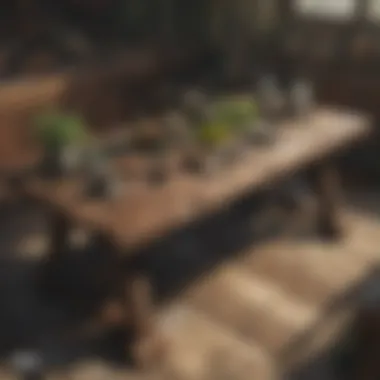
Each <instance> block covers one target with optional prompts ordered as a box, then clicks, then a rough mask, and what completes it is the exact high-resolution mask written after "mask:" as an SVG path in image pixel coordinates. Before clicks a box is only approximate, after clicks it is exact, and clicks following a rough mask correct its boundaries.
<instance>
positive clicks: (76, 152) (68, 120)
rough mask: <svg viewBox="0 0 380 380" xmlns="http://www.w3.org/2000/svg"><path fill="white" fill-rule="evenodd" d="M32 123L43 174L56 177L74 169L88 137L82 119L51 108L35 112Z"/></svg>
mask: <svg viewBox="0 0 380 380" xmlns="http://www.w3.org/2000/svg"><path fill="white" fill-rule="evenodd" d="M35 125H36V129H37V138H38V140H39V142H40V143H41V145H42V149H43V152H44V156H43V160H42V171H43V174H44V175H47V176H53V177H57V176H62V175H70V174H72V173H74V172H75V171H76V170H78V169H79V167H80V162H81V155H82V152H83V148H84V146H85V144H86V143H87V141H88V134H87V131H86V128H85V124H84V122H83V121H82V119H81V118H80V117H79V116H76V115H71V114H68V113H65V112H62V111H58V110H57V111H55V110H54V111H49V112H45V113H43V114H41V115H39V116H38V117H37V118H36V120H35Z"/></svg>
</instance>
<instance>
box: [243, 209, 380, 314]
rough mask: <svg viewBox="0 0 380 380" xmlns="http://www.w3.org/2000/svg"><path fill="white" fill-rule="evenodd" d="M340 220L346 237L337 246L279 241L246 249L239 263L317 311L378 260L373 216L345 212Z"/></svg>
mask: <svg viewBox="0 0 380 380" xmlns="http://www.w3.org/2000/svg"><path fill="white" fill-rule="evenodd" d="M342 221H343V224H344V232H345V233H344V236H343V238H342V239H341V241H340V242H339V244H336V243H332V244H327V243H323V242H321V241H319V240H316V241H313V240H310V241H305V242H302V241H301V242H296V243H295V242H292V241H287V240H286V239H279V240H277V241H274V242H271V243H270V244H265V245H264V246H262V247H256V248H253V249H251V250H249V251H248V252H246V254H245V255H244V259H243V260H242V261H240V263H239V265H240V266H242V267H244V269H245V270H249V271H250V272H251V274H252V275H259V276H261V277H263V278H264V279H268V280H269V279H270V281H271V282H272V284H276V285H277V286H279V287H281V288H282V289H283V290H284V291H286V292H290V293H292V294H294V295H296V296H297V297H298V298H299V299H300V300H303V302H305V303H307V304H309V305H316V306H318V307H322V306H323V305H324V304H325V303H326V302H328V300H330V299H332V298H333V297H334V296H337V295H338V294H340V293H341V292H342V291H343V290H344V289H345V288H346V287H347V286H350V284H354V283H355V282H356V281H358V280H359V279H360V278H361V277H362V276H363V274H364V273H366V272H367V271H368V270H369V269H370V268H371V267H372V266H373V265H375V264H376V263H378V261H379V260H380V255H379V254H378V249H377V247H378V246H379V244H380V236H379V234H378V231H379V227H380V224H379V222H378V221H377V219H376V217H374V216H371V215H369V214H367V215H366V214H365V213H363V212H357V211H355V210H352V209H351V210H347V209H346V210H345V211H344V212H343V213H342Z"/></svg>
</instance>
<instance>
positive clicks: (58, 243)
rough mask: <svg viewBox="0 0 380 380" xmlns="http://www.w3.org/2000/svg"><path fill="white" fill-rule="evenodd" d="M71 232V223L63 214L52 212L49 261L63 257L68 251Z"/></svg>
mask: <svg viewBox="0 0 380 380" xmlns="http://www.w3.org/2000/svg"><path fill="white" fill-rule="evenodd" d="M69 232H70V222H69V220H68V218H66V217H65V216H64V215H63V214H61V213H59V212H55V211H52V218H51V221H50V236H49V239H50V244H49V259H50V260H52V259H54V258H58V257H61V256H62V254H63V253H64V252H65V251H66V249H67V245H68V237H69Z"/></svg>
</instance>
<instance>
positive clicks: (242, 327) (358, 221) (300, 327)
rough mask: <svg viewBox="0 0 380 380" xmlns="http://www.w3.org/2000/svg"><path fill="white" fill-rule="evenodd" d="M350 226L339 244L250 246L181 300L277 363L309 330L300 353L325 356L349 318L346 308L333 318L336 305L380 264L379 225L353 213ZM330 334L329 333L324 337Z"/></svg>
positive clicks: (347, 216)
mask: <svg viewBox="0 0 380 380" xmlns="http://www.w3.org/2000/svg"><path fill="white" fill-rule="evenodd" d="M344 220H345V221H346V226H347V231H346V232H347V234H346V237H345V239H343V240H342V241H340V242H339V243H336V244H325V243H322V242H320V241H313V240H309V241H307V242H302V241H288V240H286V239H284V238H282V239H278V240H277V241H275V242H270V243H265V244H263V245H262V246H259V247H253V248H250V249H249V250H248V251H247V252H245V256H244V257H243V258H241V257H240V256H239V258H237V259H236V258H235V259H233V260H232V261H231V262H228V263H226V264H224V265H223V266H222V267H220V268H218V269H217V270H216V272H214V273H213V274H211V275H207V277H205V278H204V279H203V280H202V281H201V282H200V283H198V284H195V285H193V286H192V287H191V288H190V289H189V290H188V291H186V292H185V294H184V295H183V298H182V300H186V302H187V303H188V304H190V305H192V306H193V307H194V308H196V309H197V310H200V311H201V312H204V313H206V314H207V315H208V316H209V317H210V318H212V319H213V320H215V321H218V323H221V325H222V326H224V328H225V329H226V330H229V331H234V332H235V334H237V335H239V336H240V338H241V339H242V340H244V341H245V342H246V343H247V344H248V345H250V344H253V345H257V346H259V347H261V348H262V349H263V350H264V351H265V352H268V353H270V354H271V355H272V357H273V358H274V359H275V358H278V359H279V360H280V359H281V360H282V359H284V358H283V357H282V356H283V354H284V353H286V352H287V349H288V347H290V345H291V344H292V346H293V342H294V339H297V337H298V336H303V335H304V334H305V333H306V332H307V336H306V338H305V339H304V342H303V343H302V345H301V344H299V345H297V346H299V347H298V351H297V352H298V353H301V351H302V347H303V348H304V350H306V349H307V350H309V351H308V353H309V354H311V352H312V351H316V350H322V349H323V348H326V347H327V346H328V345H330V344H333V337H334V336H337V335H338V334H337V333H336V335H333V334H332V333H331V329H333V328H335V330H336V332H337V331H339V330H338V328H340V327H343V326H344V325H345V323H346V317H347V318H349V316H350V315H347V310H346V309H344V308H341V307H336V312H333V313H331V310H333V308H331V305H332V304H333V303H334V302H335V301H336V300H337V299H339V298H340V297H342V295H343V294H346V292H347V291H348V290H350V289H353V288H355V287H356V285H357V284H358V283H360V282H362V281H363V280H364V279H365V278H366V277H367V276H368V274H369V273H370V272H371V270H372V268H373V267H375V266H376V265H378V263H379V262H380V255H379V253H378V250H377V247H378V245H379V243H380V241H379V240H380V237H379V234H378V231H379V226H380V224H379V221H378V220H377V219H376V218H375V217H372V216H371V215H369V214H365V213H363V212H357V211H355V210H349V209H348V210H347V209H346V212H345V213H344ZM243 254H244V252H243ZM340 306H342V305H340ZM328 307H330V308H329V309H328ZM328 310H329V312H328ZM330 313H331V314H330ZM330 328H331V329H330ZM325 329H327V330H328V331H330V333H329V334H327V332H326V334H324V335H323V339H322V336H320V337H318V336H317V335H318V332H319V333H321V334H322V330H325ZM329 329H330V330H329ZM314 330H315V331H314ZM327 330H326V331H327ZM328 338H329V339H328ZM295 350H296V348H293V350H292V351H295ZM304 356H307V355H306V352H304ZM292 357H293V359H295V358H296V356H294V355H292ZM288 359H289V360H290V358H288ZM293 359H292V360H293ZM284 360H285V359H284Z"/></svg>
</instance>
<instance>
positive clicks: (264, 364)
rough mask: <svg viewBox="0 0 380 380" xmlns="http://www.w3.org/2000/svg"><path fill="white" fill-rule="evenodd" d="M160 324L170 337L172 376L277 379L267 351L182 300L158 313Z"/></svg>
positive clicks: (168, 361)
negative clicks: (248, 342)
mask: <svg viewBox="0 0 380 380" xmlns="http://www.w3.org/2000/svg"><path fill="white" fill-rule="evenodd" d="M159 326H160V329H161V331H162V334H163V335H165V337H166V339H167V340H168V347H169V348H168V352H167V357H166V360H165V366H166V367H167V368H170V369H171V372H172V377H170V378H178V379H183V380H203V379H204V380H206V379H207V380H211V379H215V380H216V379H218V380H219V379H221V378H225V377H224V376H228V375H229V378H231V379H236V380H251V379H261V380H265V379H268V380H269V379H273V378H275V377H273V371H274V365H273V364H274V363H273V362H272V361H271V358H270V356H269V355H268V354H267V353H266V352H265V351H264V350H262V349H261V348H260V347H258V346H255V345H253V344H252V345H250V346H249V345H247V344H246V343H244V342H243V341H242V340H241V339H240V338H239V337H238V336H235V335H234V333H233V332H231V331H228V330H227V329H225V328H224V327H223V326H221V325H219V324H218V323H217V322H215V321H213V320H212V319H210V318H208V317H207V316H206V315H204V314H203V313H200V312H199V311H196V310H194V309H192V308H191V307H189V306H187V305H185V304H183V303H182V304H177V305H175V306H173V307H171V308H169V309H167V310H165V311H164V312H163V313H162V314H161V315H160V316H159Z"/></svg>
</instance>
